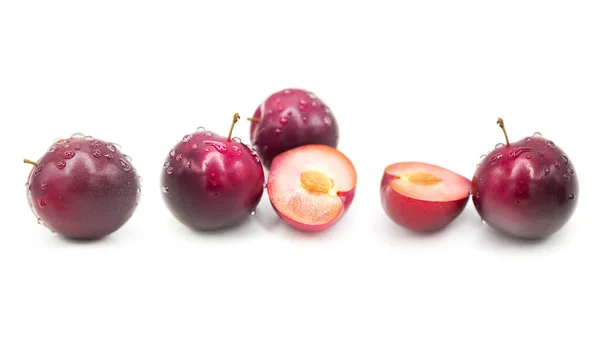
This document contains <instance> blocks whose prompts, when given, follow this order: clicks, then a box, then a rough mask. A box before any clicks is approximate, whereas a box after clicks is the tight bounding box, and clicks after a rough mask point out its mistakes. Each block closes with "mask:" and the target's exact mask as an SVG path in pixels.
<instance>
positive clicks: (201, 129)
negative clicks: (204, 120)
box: [196, 126, 206, 133]
mask: <svg viewBox="0 0 600 337" xmlns="http://www.w3.org/2000/svg"><path fill="white" fill-rule="evenodd" d="M204 131H206V129H205V128H204V127H203V126H199V127H197V128H196V132H199V133H202V132H204Z"/></svg>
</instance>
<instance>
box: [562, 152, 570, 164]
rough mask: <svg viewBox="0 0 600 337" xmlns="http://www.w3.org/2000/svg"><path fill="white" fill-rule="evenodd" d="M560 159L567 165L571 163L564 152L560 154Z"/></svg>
mask: <svg viewBox="0 0 600 337" xmlns="http://www.w3.org/2000/svg"><path fill="white" fill-rule="evenodd" d="M560 159H561V160H562V161H563V163H564V164H565V165H567V164H568V163H569V158H568V157H567V156H566V155H564V154H561V155H560Z"/></svg>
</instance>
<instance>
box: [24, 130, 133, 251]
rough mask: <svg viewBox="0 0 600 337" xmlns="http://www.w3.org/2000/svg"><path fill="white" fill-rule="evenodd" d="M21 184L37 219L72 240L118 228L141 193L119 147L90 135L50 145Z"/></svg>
mask: <svg viewBox="0 0 600 337" xmlns="http://www.w3.org/2000/svg"><path fill="white" fill-rule="evenodd" d="M26 185H27V196H28V201H29V204H30V206H31V210H32V212H33V213H34V215H35V216H37V217H38V222H39V223H41V224H44V225H45V226H46V227H48V228H49V229H50V230H52V231H53V232H56V233H57V234H59V235H61V236H63V237H66V238H69V239H74V240H93V239H99V238H102V237H104V236H107V235H109V234H111V233H113V232H115V231H117V230H118V229H119V228H121V227H122V226H123V225H124V224H125V223H126V222H127V221H128V220H129V218H130V217H131V216H132V215H133V214H134V212H135V209H136V208H137V205H138V202H139V196H140V191H141V187H140V179H139V176H138V175H137V173H136V170H135V168H134V167H133V165H132V164H131V162H130V160H129V158H128V157H127V156H125V155H123V153H121V151H120V150H119V149H118V146H116V145H114V144H112V143H108V142H104V141H102V140H99V139H95V138H91V137H86V138H81V137H76V138H73V137H72V138H67V139H62V140H60V141H58V142H56V143H55V144H53V145H52V146H51V147H50V148H49V150H48V152H47V153H46V154H44V155H43V156H42V157H41V158H40V159H39V160H38V161H37V166H35V167H34V168H33V169H32V170H31V173H30V175H29V179H28V182H27V184H26Z"/></svg>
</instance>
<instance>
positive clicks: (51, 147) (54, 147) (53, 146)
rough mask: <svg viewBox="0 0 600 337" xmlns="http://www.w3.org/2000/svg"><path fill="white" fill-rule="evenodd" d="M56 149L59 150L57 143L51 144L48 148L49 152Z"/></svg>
mask: <svg viewBox="0 0 600 337" xmlns="http://www.w3.org/2000/svg"><path fill="white" fill-rule="evenodd" d="M56 150H58V147H56V146H55V145H52V146H50V148H49V149H48V152H50V153H52V152H56Z"/></svg>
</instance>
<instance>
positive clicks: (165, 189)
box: [161, 186, 169, 193]
mask: <svg viewBox="0 0 600 337" xmlns="http://www.w3.org/2000/svg"><path fill="white" fill-rule="evenodd" d="M161 190H162V191H163V193H169V188H168V187H167V186H163V187H162V188H161Z"/></svg>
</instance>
